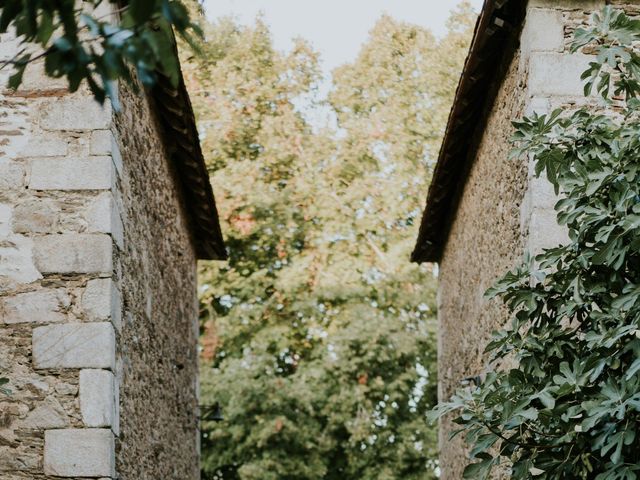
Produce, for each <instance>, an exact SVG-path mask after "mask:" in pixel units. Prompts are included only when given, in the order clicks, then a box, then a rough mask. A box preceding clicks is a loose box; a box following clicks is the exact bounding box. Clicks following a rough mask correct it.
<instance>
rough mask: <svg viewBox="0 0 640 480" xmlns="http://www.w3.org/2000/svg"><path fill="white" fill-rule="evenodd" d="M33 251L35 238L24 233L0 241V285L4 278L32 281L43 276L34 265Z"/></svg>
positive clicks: (13, 280) (20, 281)
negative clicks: (25, 235) (24, 235)
mask: <svg viewBox="0 0 640 480" xmlns="http://www.w3.org/2000/svg"><path fill="white" fill-rule="evenodd" d="M32 252H33V240H31V239H30V238H27V237H23V236H22V235H11V236H9V237H8V238H7V239H6V240H5V241H3V242H0V285H1V284H2V282H3V280H4V281H9V282H17V283H31V282H34V281H35V280H38V279H39V278H42V275H40V272H39V271H38V270H37V269H36V267H35V265H34V262H33V253H32ZM3 277H4V278H3Z"/></svg>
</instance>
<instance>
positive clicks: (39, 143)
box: [19, 133, 68, 157]
mask: <svg viewBox="0 0 640 480" xmlns="http://www.w3.org/2000/svg"><path fill="white" fill-rule="evenodd" d="M67 151H68V145H67V139H66V138H64V137H62V136H60V134H53V135H47V134H44V133H43V134H41V135H39V136H36V137H34V138H32V139H31V140H30V141H29V142H28V143H27V144H26V145H25V146H24V148H23V149H22V150H20V152H19V156H20V157H64V156H65V155H66V154H67Z"/></svg>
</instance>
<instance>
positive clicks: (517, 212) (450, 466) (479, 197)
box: [438, 0, 596, 480]
mask: <svg viewBox="0 0 640 480" xmlns="http://www.w3.org/2000/svg"><path fill="white" fill-rule="evenodd" d="M594 3H596V2H589V1H585V2H578V1H566V0H565V1H562V2H557V1H556V2H551V1H547V0H532V1H531V2H529V4H528V5H529V8H528V15H529V16H528V20H527V24H526V26H525V28H524V29H523V32H522V38H521V48H522V51H521V52H520V55H517V56H516V58H514V60H513V61H512V64H511V65H510V67H509V70H508V74H507V77H506V79H505V81H504V83H503V84H502V86H501V87H500V91H499V94H498V96H497V98H496V101H495V103H494V104H493V108H492V110H491V112H490V114H489V116H488V119H487V124H486V126H485V129H484V131H483V132H482V137H481V139H480V144H479V147H478V150H477V152H476V157H475V161H474V164H473V166H472V168H471V170H470V172H469V174H468V178H467V181H466V184H465V186H464V190H463V192H462V194H461V199H460V203H459V205H458V208H457V211H456V212H455V215H454V218H453V219H452V227H451V231H450V234H449V238H448V241H447V245H446V247H445V250H444V253H443V256H442V259H441V262H440V276H439V277H440V289H439V295H438V315H439V333H438V337H439V346H438V379H439V397H440V399H442V400H444V399H447V398H449V396H450V395H451V394H452V393H453V391H454V390H455V389H456V388H457V387H458V386H459V385H460V381H461V380H462V379H464V378H465V377H468V376H471V375H477V374H481V373H483V372H484V371H485V370H486V369H487V368H488V359H487V358H486V356H485V355H484V354H483V352H484V348H485V346H486V344H487V342H488V340H489V338H490V335H491V332H492V331H493V330H495V329H496V328H499V327H501V326H502V325H503V324H504V322H505V321H506V320H507V318H508V316H507V313H506V311H505V310H504V308H503V307H502V305H501V304H500V303H499V302H497V301H488V300H486V299H485V298H484V296H483V293H484V292H485V291H486V289H487V288H489V287H490V286H491V285H492V284H493V283H494V282H495V280H497V279H498V278H499V277H500V276H502V275H503V274H504V273H506V272H507V271H508V270H509V269H511V268H513V266H514V265H516V264H517V263H518V262H519V261H520V259H521V258H522V254H523V252H524V250H525V249H532V250H533V251H539V250H540V249H541V248H542V247H544V246H555V245H557V243H559V242H561V241H562V240H563V238H564V239H566V233H564V230H563V229H561V228H560V227H558V225H557V224H556V222H555V214H554V212H553V205H554V203H555V200H556V198H555V194H554V192H553V189H552V187H551V186H550V184H549V183H548V182H547V181H546V179H544V178H541V179H536V178H534V176H533V172H532V169H531V165H530V164H529V163H530V161H529V159H526V158H524V159H512V158H509V151H510V148H511V147H510V144H509V138H510V136H511V133H512V131H513V129H512V127H511V121H512V120H513V119H515V118H518V117H521V116H522V115H523V114H525V113H527V114H530V113H532V112H533V111H536V112H540V113H544V112H547V111H548V110H549V109H550V108H551V107H552V106H553V107H554V108H555V107H556V106H562V105H566V104H572V103H576V102H578V103H580V102H582V103H585V100H584V99H583V98H582V95H583V91H582V84H581V81H580V74H581V73H582V70H583V69H584V68H585V67H586V65H587V64H588V60H589V57H588V56H587V55H583V54H575V55H571V54H569V52H568V50H567V48H568V47H567V46H568V40H567V35H570V32H572V31H573V30H574V29H575V27H576V26H577V25H581V24H583V23H584V22H586V21H587V19H588V13H586V12H585V11H586V10H588V8H590V6H592V4H594ZM533 7H536V8H533ZM538 7H544V8H547V7H548V8H551V9H556V11H552V10H540V9H539V8H538ZM560 21H561V22H562V23H561V24H559V22H560ZM559 32H563V39H562V42H561V46H560V45H559V44H560V37H559ZM440 427H441V428H440V431H439V435H440V448H441V452H440V467H441V469H442V474H441V477H440V478H441V479H443V480H458V479H460V478H462V471H463V469H464V467H465V465H466V464H467V463H468V459H467V454H466V447H465V445H464V441H463V439H462V438H461V437H460V436H458V437H455V438H454V439H453V440H449V439H448V438H449V435H450V433H451V432H452V431H453V430H454V429H456V428H457V427H456V425H454V424H452V422H451V419H450V418H449V417H447V418H445V419H443V421H442V422H441V426H440ZM496 478H505V479H506V478H509V477H508V474H507V473H506V472H499V473H498V474H497V475H496Z"/></svg>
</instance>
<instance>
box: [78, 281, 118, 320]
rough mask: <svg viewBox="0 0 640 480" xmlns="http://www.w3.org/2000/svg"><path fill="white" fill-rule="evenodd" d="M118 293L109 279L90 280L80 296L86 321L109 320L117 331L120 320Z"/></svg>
mask: <svg viewBox="0 0 640 480" xmlns="http://www.w3.org/2000/svg"><path fill="white" fill-rule="evenodd" d="M120 304H121V300H120V292H119V291H118V289H117V287H116V285H115V283H114V282H113V280H111V279H110V278H99V279H95V280H90V281H89V282H88V283H87V287H86V288H85V291H84V293H83V294H82V309H83V310H84V312H85V314H86V317H87V320H91V321H99V320H109V319H111V321H112V322H113V324H114V326H115V327H116V328H117V329H118V330H119V329H120V324H121V319H120Z"/></svg>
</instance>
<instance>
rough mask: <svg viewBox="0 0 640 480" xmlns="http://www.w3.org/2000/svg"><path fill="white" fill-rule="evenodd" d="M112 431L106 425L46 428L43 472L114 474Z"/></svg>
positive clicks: (54, 473)
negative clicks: (60, 428)
mask: <svg viewBox="0 0 640 480" xmlns="http://www.w3.org/2000/svg"><path fill="white" fill-rule="evenodd" d="M114 455H115V454H114V442H113V433H112V432H111V430H107V429H67V430H48V431H47V432H45V435H44V473H45V474H47V475H54V476H57V477H107V478H111V477H114V476H115V465H114Z"/></svg>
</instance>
